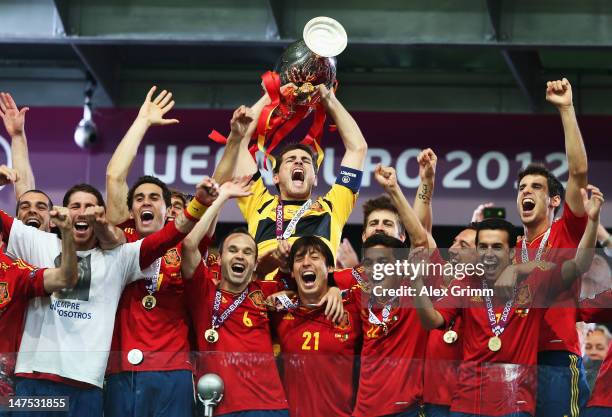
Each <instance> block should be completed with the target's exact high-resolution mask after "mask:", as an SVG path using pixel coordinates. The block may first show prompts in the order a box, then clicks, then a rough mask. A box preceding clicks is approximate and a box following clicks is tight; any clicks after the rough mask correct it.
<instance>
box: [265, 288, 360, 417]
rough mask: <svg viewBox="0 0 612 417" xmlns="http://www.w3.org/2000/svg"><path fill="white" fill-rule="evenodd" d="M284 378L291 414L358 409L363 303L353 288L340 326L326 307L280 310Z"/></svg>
mask: <svg viewBox="0 0 612 417" xmlns="http://www.w3.org/2000/svg"><path fill="white" fill-rule="evenodd" d="M274 323H275V327H276V330H277V332H278V336H279V339H280V344H281V351H282V358H283V367H284V374H283V382H284V386H285V391H286V393H287V399H288V400H289V413H290V415H291V417H319V416H321V417H322V416H334V417H336V416H345V417H350V416H351V415H352V414H351V413H352V411H353V404H354V400H355V392H354V389H353V382H354V377H355V375H354V371H355V369H354V365H355V357H356V349H358V342H359V339H360V337H361V323H360V318H359V307H358V301H357V300H356V298H355V296H354V293H353V292H351V293H350V294H349V296H348V298H347V299H346V300H345V301H344V316H343V318H342V320H341V321H340V323H339V324H337V325H335V324H333V323H332V322H330V321H329V320H327V319H326V318H325V315H324V309H323V308H317V309H314V310H311V309H308V308H304V307H298V308H297V309H295V310H291V311H288V312H284V313H278V314H275V317H274Z"/></svg>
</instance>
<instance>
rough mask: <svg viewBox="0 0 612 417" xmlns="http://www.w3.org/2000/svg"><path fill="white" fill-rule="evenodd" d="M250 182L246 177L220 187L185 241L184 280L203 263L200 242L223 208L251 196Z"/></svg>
mask: <svg viewBox="0 0 612 417" xmlns="http://www.w3.org/2000/svg"><path fill="white" fill-rule="evenodd" d="M249 181H250V177H248V176H244V177H240V178H236V179H233V180H231V181H227V182H225V183H224V184H223V185H221V187H219V195H218V197H217V198H216V199H215V201H214V202H213V203H212V204H211V206H210V207H209V208H208V209H207V210H206V213H204V215H203V216H202V218H201V219H200V220H199V221H198V222H197V223H196V225H195V226H194V227H193V229H192V230H191V232H189V234H188V235H187V237H185V239H184V240H183V253H182V257H183V259H182V261H181V272H182V275H183V278H186V279H190V278H191V277H192V276H193V273H194V271H195V270H196V268H197V267H198V264H199V263H200V262H202V255H201V254H200V250H199V245H200V242H201V241H202V239H204V237H205V236H206V235H207V233H208V231H209V229H210V227H211V225H212V223H213V222H214V221H215V219H216V218H217V216H218V215H219V212H220V211H221V208H222V207H223V206H224V205H225V203H226V202H227V201H228V200H230V199H232V198H237V197H246V196H247V195H249V194H250V191H249V190H250V188H251V187H250V185H249Z"/></svg>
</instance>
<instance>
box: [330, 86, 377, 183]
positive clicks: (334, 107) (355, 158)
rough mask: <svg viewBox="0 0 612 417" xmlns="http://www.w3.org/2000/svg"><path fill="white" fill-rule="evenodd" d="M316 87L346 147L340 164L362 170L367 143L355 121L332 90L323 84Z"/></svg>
mask: <svg viewBox="0 0 612 417" xmlns="http://www.w3.org/2000/svg"><path fill="white" fill-rule="evenodd" d="M318 88H319V92H320V94H321V103H322V104H323V106H324V107H325V110H326V111H327V113H328V114H329V115H330V116H331V117H332V119H333V120H334V123H336V126H337V127H338V132H339V133H340V137H341V138H342V143H343V144H344V148H345V149H346V150H345V153H344V156H343V157H342V163H341V164H342V166H344V167H347V168H353V169H358V170H360V171H363V165H364V162H365V158H366V155H367V153H368V144H367V143H366V140H365V138H364V137H363V134H362V133H361V130H360V129H359V126H358V125H357V122H355V119H353V117H352V116H351V115H350V114H349V112H348V111H347V110H346V109H345V108H344V106H343V105H342V103H340V101H339V100H338V99H337V98H336V95H335V94H334V92H333V91H331V90H328V89H327V87H325V86H324V85H319V86H318Z"/></svg>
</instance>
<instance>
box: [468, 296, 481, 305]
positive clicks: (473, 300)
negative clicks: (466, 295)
mask: <svg viewBox="0 0 612 417" xmlns="http://www.w3.org/2000/svg"><path fill="white" fill-rule="evenodd" d="M470 301H471V302H473V303H482V297H481V296H479V295H476V296H474V297H470Z"/></svg>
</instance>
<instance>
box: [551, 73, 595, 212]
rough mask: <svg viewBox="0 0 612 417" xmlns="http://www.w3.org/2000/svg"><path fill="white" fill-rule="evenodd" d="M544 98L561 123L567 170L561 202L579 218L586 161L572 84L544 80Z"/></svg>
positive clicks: (585, 176) (564, 81) (581, 209)
mask: <svg viewBox="0 0 612 417" xmlns="http://www.w3.org/2000/svg"><path fill="white" fill-rule="evenodd" d="M546 100H548V101H549V102H550V103H552V104H553V105H554V106H555V107H556V108H557V110H558V111H559V115H560V116H561V122H562V123H563V132H564V134H565V154H566V156H567V164H568V169H569V177H568V180H567V187H566V192H565V201H566V202H567V204H568V206H569V208H570V209H571V210H572V212H573V213H574V214H575V215H576V216H578V217H581V216H583V215H584V207H583V205H582V196H581V195H580V189H581V188H585V187H586V186H587V171H588V161H587V154H586V150H585V148H584V142H583V140H582V134H581V133H580V128H579V127H578V120H577V119H576V112H575V110H574V104H573V100H572V86H571V84H570V82H569V81H568V80H567V78H563V79H562V80H557V81H549V82H547V83H546Z"/></svg>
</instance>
